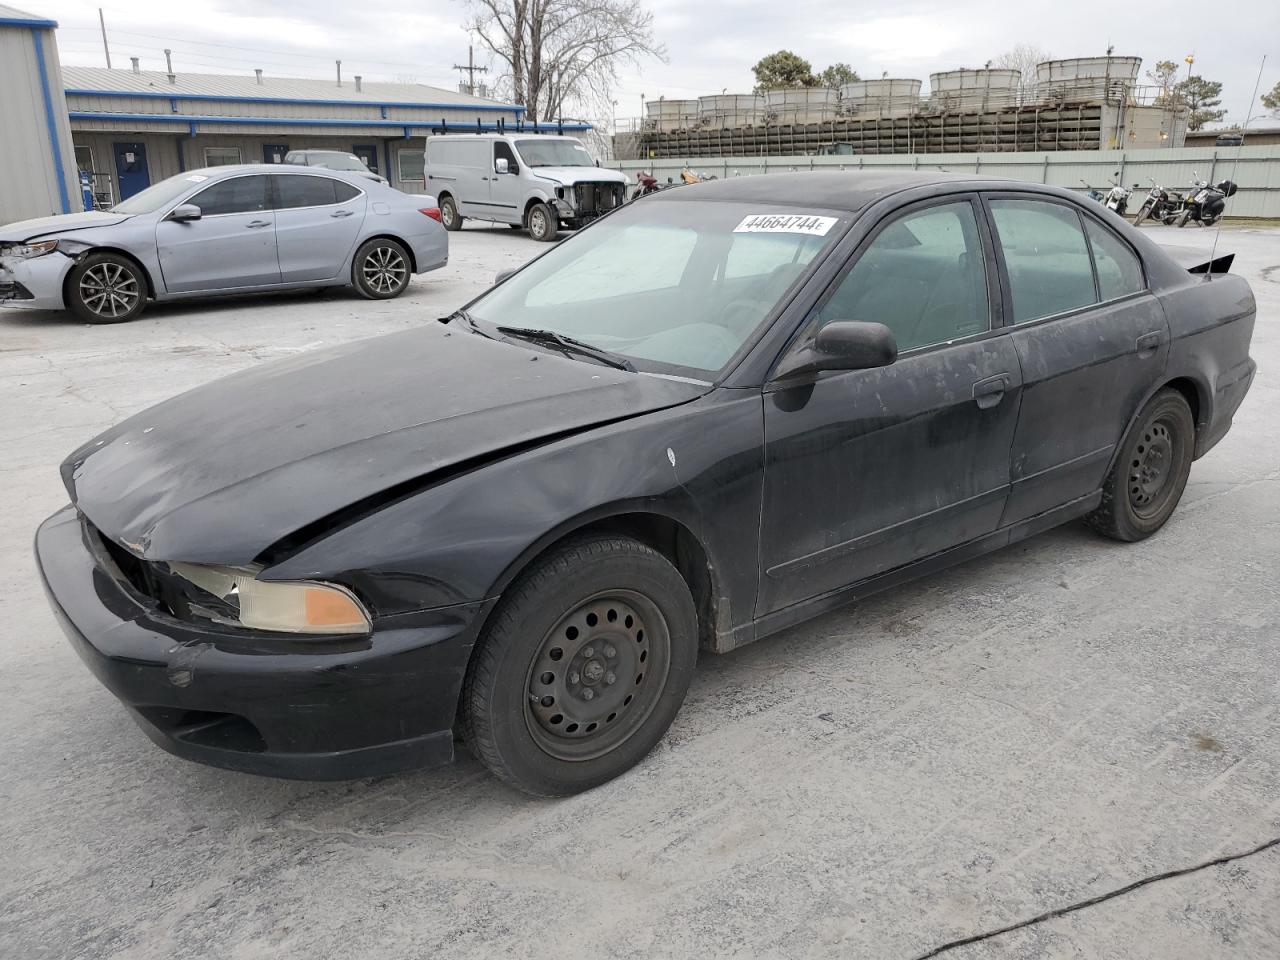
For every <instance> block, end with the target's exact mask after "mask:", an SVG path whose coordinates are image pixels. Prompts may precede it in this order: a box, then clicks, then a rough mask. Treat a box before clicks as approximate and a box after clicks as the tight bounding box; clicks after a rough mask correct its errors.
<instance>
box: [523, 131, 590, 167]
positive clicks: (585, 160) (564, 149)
mask: <svg viewBox="0 0 1280 960" xmlns="http://www.w3.org/2000/svg"><path fill="white" fill-rule="evenodd" d="M516 149H517V150H518V151H519V152H520V156H521V158H523V160H524V162H525V163H526V164H527V165H528V166H530V167H594V166H595V161H594V160H592V159H591V154H589V153H587V148H586V147H584V146H583V145H582V144H581V143H579V142H578V141H577V140H574V139H572V138H571V137H567V138H565V139H559V138H557V139H555V140H517V141H516Z"/></svg>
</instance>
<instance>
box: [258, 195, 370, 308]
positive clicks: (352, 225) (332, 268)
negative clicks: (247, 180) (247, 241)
mask: <svg viewBox="0 0 1280 960" xmlns="http://www.w3.org/2000/svg"><path fill="white" fill-rule="evenodd" d="M271 179H272V180H273V181H274V185H273V186H274V189H275V198H276V200H275V208H276V211H275V217H276V250H277V254H278V256H279V258H280V279H281V281H282V282H283V283H302V282H306V281H310V280H328V279H330V278H337V277H338V275H339V274H340V273H341V272H342V271H343V268H344V267H345V265H346V263H347V258H348V257H349V256H350V255H351V251H352V250H353V249H354V248H355V245H356V239H357V238H358V237H359V236H360V228H361V226H362V225H363V223H364V214H365V204H366V202H367V201H366V198H365V195H364V194H363V193H362V192H361V191H359V190H357V189H356V188H355V187H353V186H352V185H351V184H349V183H344V182H343V181H341V180H335V179H334V178H333V177H326V176H322V175H319V174H315V175H312V174H303V173H299V174H281V175H275V176H272V178H271ZM341 279H342V280H343V281H344V282H345V281H346V279H347V275H343V276H342V278H341Z"/></svg>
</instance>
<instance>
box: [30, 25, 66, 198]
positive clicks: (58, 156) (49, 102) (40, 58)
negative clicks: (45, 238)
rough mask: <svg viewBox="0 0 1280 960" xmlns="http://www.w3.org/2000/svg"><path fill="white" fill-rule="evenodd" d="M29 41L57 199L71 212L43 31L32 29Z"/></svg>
mask: <svg viewBox="0 0 1280 960" xmlns="http://www.w3.org/2000/svg"><path fill="white" fill-rule="evenodd" d="M31 40H32V42H33V43H34V44H35V48H36V66H37V67H38V68H39V72H40V90H41V92H42V93H43V94H44V123H45V127H46V128H47V129H48V131H49V146H50V147H52V148H53V172H54V174H55V175H56V176H57V178H58V199H59V200H61V201H62V212H63V213H70V212H71V195H70V193H68V192H67V174H66V171H65V170H63V169H62V144H61V143H60V142H59V139H58V121H57V120H56V119H55V117H54V113H53V91H52V90H50V89H49V70H48V67H46V66H45V62H44V31H43V30H42V29H37V28H34V27H33V28H32V30H31Z"/></svg>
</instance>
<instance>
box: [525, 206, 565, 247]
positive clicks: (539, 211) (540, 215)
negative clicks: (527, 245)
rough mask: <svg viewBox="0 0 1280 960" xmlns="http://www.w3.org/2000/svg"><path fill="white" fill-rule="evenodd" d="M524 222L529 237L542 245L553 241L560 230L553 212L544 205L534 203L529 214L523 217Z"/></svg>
mask: <svg viewBox="0 0 1280 960" xmlns="http://www.w3.org/2000/svg"><path fill="white" fill-rule="evenodd" d="M525 222H526V223H528V225H529V236H531V237H533V239H535V240H541V241H542V242H544V243H551V242H552V241H554V240H555V238H556V233H557V232H558V231H559V228H560V222H559V220H558V219H557V218H556V215H555V212H554V211H553V210H552V209H551V208H550V207H549V206H547V205H546V204H545V203H535V204H534V205H533V206H531V207H530V208H529V213H528V214H527V215H526V216H525Z"/></svg>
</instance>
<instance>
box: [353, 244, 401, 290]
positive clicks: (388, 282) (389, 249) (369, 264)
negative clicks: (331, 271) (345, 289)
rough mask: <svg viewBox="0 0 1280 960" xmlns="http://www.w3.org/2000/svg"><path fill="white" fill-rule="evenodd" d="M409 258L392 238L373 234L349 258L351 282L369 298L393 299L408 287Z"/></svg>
mask: <svg viewBox="0 0 1280 960" xmlns="http://www.w3.org/2000/svg"><path fill="white" fill-rule="evenodd" d="M411 270H412V261H411V260H410V259H409V252H408V251H407V250H405V248H404V246H403V245H402V244H401V243H399V242H398V241H396V240H391V239H389V238H387V237H375V238H374V239H372V240H367V241H365V242H364V243H363V244H361V245H360V249H359V250H357V251H356V255H355V257H354V258H353V259H352V261H351V285H352V286H353V287H355V288H356V290H357V291H358V292H359V293H360V295H361V296H362V297H365V298H367V299H369V300H394V299H395V298H396V297H398V296H400V294H402V293H404V292H405V290H407V289H408V288H409V274H410V272H411Z"/></svg>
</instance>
